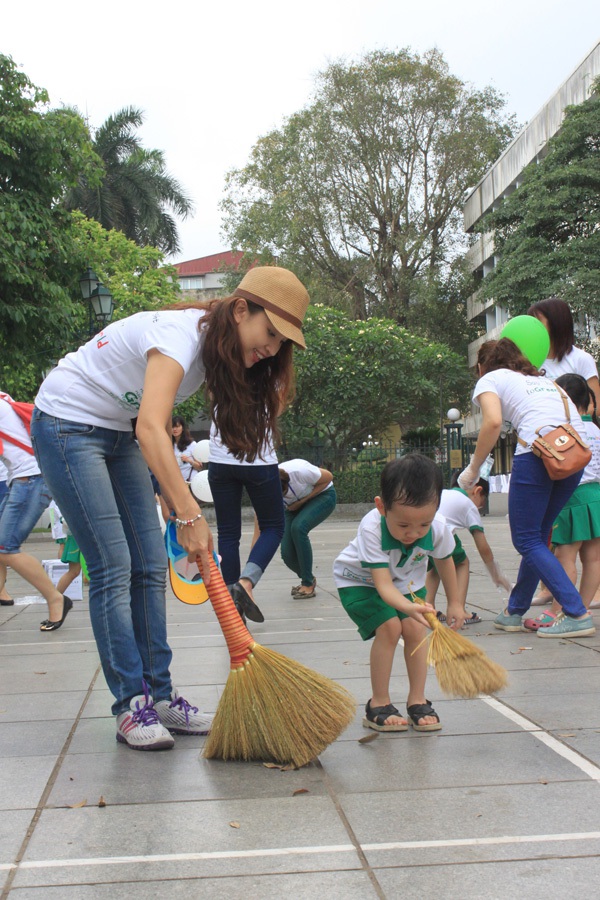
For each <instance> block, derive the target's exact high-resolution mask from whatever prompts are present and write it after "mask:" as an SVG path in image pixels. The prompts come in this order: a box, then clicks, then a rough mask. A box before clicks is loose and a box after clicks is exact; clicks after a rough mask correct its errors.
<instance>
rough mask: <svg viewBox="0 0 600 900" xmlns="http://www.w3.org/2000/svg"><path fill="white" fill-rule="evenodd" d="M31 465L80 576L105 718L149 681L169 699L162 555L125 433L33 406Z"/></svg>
mask: <svg viewBox="0 0 600 900" xmlns="http://www.w3.org/2000/svg"><path fill="white" fill-rule="evenodd" d="M31 439H32V443H33V447H34V450H35V453H36V456H37V458H38V462H39V464H40V468H41V470H42V472H43V474H44V477H45V479H46V481H47V483H48V486H49V488H50V490H51V492H52V495H53V497H54V499H55V500H56V502H57V503H58V505H59V507H60V511H61V513H62V514H63V516H64V517H65V519H66V520H67V522H68V525H69V528H70V529H71V532H72V533H73V536H74V538H75V540H76V541H77V543H78V544H79V547H80V549H81V552H82V553H83V556H84V558H85V561H86V563H87V567H88V571H89V575H90V617H91V620H92V628H93V631H94V637H95V638H96V644H97V645H98V653H99V654H100V661H101V663H102V669H103V672H104V676H105V678H106V681H107V684H108V686H109V688H110V690H111V692H112V694H113V695H114V697H115V702H114V703H113V706H112V711H113V714H114V715H118V714H119V713H121V712H123V711H124V710H126V709H128V708H129V701H130V700H131V698H132V697H135V696H136V695H137V694H141V693H142V692H143V686H142V680H144V679H145V680H146V681H147V682H148V684H149V685H150V690H151V693H152V696H153V698H154V700H156V701H158V700H166V699H168V698H169V697H170V695H171V689H172V686H171V676H170V674H169V665H170V663H171V656H172V654H171V649H170V647H169V645H168V643H167V621H166V603H165V587H166V569H167V561H166V552H165V545H164V542H163V538H162V534H161V530H160V525H159V522H158V518H157V515H156V504H155V502H154V493H153V490H152V484H151V482H150V474H149V472H148V466H147V465H146V463H145V462H144V458H143V457H142V454H141V451H140V449H139V447H138V446H137V444H136V442H135V441H134V439H133V434H132V433H131V432H123V431H113V430H112V429H109V428H98V427H96V426H94V425H85V424H82V423H80V422H70V421H68V420H66V419H56V418H54V417H53V416H49V415H47V414H46V413H43V412H41V411H40V410H38V409H36V410H35V411H34V414H33V419H32V423H31Z"/></svg>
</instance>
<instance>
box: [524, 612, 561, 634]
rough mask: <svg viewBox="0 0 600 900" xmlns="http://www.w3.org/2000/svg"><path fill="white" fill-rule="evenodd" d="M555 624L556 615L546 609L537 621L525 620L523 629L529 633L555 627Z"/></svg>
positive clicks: (536, 618) (537, 617)
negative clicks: (551, 626)
mask: <svg viewBox="0 0 600 900" xmlns="http://www.w3.org/2000/svg"><path fill="white" fill-rule="evenodd" d="M555 622H556V616H555V615H554V613H551V612H550V610H549V609H545V610H544V611H543V612H541V613H540V614H539V616H536V617H535V619H524V620H523V627H524V628H526V629H527V631H537V630H538V628H548V627H549V626H550V625H554V623H555Z"/></svg>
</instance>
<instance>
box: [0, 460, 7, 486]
mask: <svg viewBox="0 0 600 900" xmlns="http://www.w3.org/2000/svg"><path fill="white" fill-rule="evenodd" d="M0 481H8V469H7V468H6V466H5V465H4V463H3V462H0Z"/></svg>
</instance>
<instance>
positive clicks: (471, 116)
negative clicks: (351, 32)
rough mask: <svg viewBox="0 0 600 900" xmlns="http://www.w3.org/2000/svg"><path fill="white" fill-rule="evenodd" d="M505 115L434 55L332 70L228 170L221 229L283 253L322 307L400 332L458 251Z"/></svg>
mask: <svg viewBox="0 0 600 900" xmlns="http://www.w3.org/2000/svg"><path fill="white" fill-rule="evenodd" d="M503 107H504V101H503V99H502V97H501V96H500V95H499V94H498V93H497V92H496V91H494V90H493V89H491V88H486V89H484V90H476V89H474V88H472V87H470V86H468V85H467V84H465V83H464V82H462V81H461V80H460V79H458V78H457V77H455V76H453V75H452V74H451V73H450V72H449V69H448V66H447V64H446V62H445V61H444V59H443V57H442V55H441V54H440V53H439V52H438V51H437V50H432V51H429V52H428V53H425V54H424V55H423V56H422V57H419V56H418V55H414V54H411V52H410V51H409V50H401V51H399V52H388V51H375V52H371V53H367V54H366V55H365V56H363V57H362V58H361V59H359V60H358V61H356V62H352V63H349V64H347V63H345V62H336V63H333V64H332V65H330V66H329V67H328V68H327V69H326V70H325V71H324V72H323V73H321V75H320V76H319V77H318V79H317V83H316V90H315V96H314V100H313V101H312V102H311V103H310V105H308V106H307V107H306V108H305V109H303V110H301V111H300V112H298V113H296V114H294V115H292V116H291V117H290V118H289V119H287V120H286V121H285V122H284V124H283V125H282V126H281V128H279V129H277V130H274V131H272V132H271V133H270V134H267V135H266V136H264V137H263V138H261V139H260V140H259V141H258V142H257V143H256V145H255V146H254V148H253V149H252V152H251V156H250V160H249V162H248V163H247V165H246V166H244V167H243V168H242V169H239V170H234V171H232V172H231V173H229V175H228V180H227V188H226V194H225V198H224V201H223V211H224V230H225V233H226V235H227V236H228V238H229V239H230V241H231V243H232V245H233V246H234V247H238V248H240V249H242V250H244V251H246V252H247V254H248V258H249V259H255V258H259V259H262V260H266V259H268V258H269V257H270V256H272V254H273V253H274V252H276V253H278V254H279V255H280V258H281V261H282V263H285V264H286V265H289V266H290V267H291V268H293V269H294V270H295V271H296V272H297V273H298V274H299V275H300V276H301V277H303V279H304V280H305V282H306V283H307V284H308V285H309V287H310V290H311V294H312V295H313V296H314V298H315V299H320V300H322V301H323V302H325V303H327V304H328V305H333V306H340V307H342V308H346V309H348V310H349V311H350V313H351V315H352V316H353V317H355V318H361V319H364V318H367V317H368V316H369V315H381V316H388V317H391V318H393V319H394V320H395V321H397V322H399V323H400V324H404V323H406V321H407V317H408V311H409V308H410V305H411V302H413V301H414V300H415V297H416V285H417V283H418V281H419V280H420V279H423V278H427V277H429V276H430V275H431V273H433V272H435V271H437V270H439V269H440V267H442V266H443V264H444V263H446V262H448V261H449V260H451V259H452V258H453V257H454V256H455V255H456V253H457V251H458V249H459V247H460V246H461V244H462V241H463V236H462V228H461V213H462V201H463V197H464V193H465V190H466V189H467V188H468V187H469V186H470V185H473V184H475V183H476V182H477V180H478V179H479V178H480V177H481V175H482V174H483V172H484V171H485V169H486V167H487V166H488V165H489V164H490V162H491V161H492V160H494V159H495V158H496V157H497V156H498V154H499V153H500V152H501V150H502V149H503V147H504V146H505V145H506V143H507V142H508V141H509V139H510V137H511V135H512V132H513V128H514V122H513V120H512V118H510V117H507V116H506V115H505V114H504V112H503Z"/></svg>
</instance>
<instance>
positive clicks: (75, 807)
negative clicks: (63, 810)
mask: <svg viewBox="0 0 600 900" xmlns="http://www.w3.org/2000/svg"><path fill="white" fill-rule="evenodd" d="M86 805H87V800H82V801H81V803H73V804H72V805H71V806H68V807H67V809H81V807H82V806H86Z"/></svg>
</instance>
